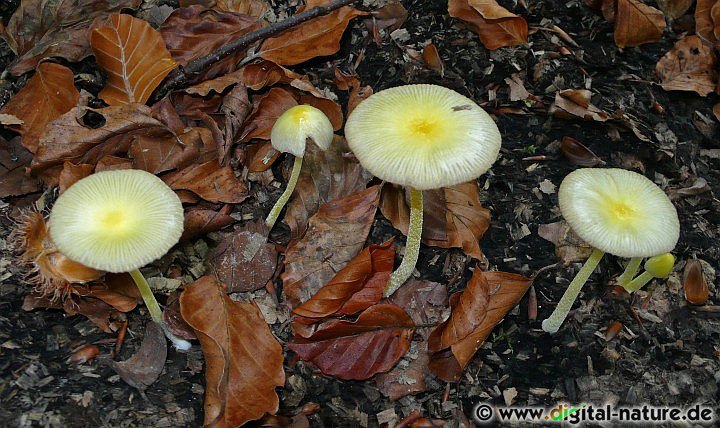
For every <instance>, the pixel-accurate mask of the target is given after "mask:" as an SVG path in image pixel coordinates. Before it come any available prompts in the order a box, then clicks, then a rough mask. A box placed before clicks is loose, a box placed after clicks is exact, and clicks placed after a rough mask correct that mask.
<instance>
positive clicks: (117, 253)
mask: <svg viewBox="0 0 720 428" xmlns="http://www.w3.org/2000/svg"><path fill="white" fill-rule="evenodd" d="M182 231H183V207H182V203H181V202H180V199H179V198H178V196H177V195H176V194H175V192H173V191H172V189H170V187H168V186H167V185H166V184H165V183H163V181H162V180H160V179H159V178H157V177H156V176H155V175H153V174H150V173H149V172H145V171H141V170H135V169H133V170H118V171H105V172H99V173H96V174H93V175H91V176H89V177H86V178H83V179H82V180H80V181H78V182H77V183H75V184H73V185H72V186H71V187H70V188H69V189H67V190H66V191H65V192H64V193H63V194H62V195H60V197H59V198H58V200H57V202H55V206H54V207H53V209H52V212H51V213H50V236H51V238H52V240H53V242H55V245H57V248H58V250H60V252H61V253H63V254H65V255H66V256H67V257H68V258H70V259H71V260H74V261H76V262H78V263H82V264H83V265H85V266H89V267H91V268H94V269H100V270H104V271H108V272H129V271H132V270H135V269H138V268H140V267H142V266H144V265H146V264H148V263H150V262H151V261H153V260H155V259H158V258H160V257H162V256H163V255H164V254H165V253H167V251H168V250H169V249H170V248H171V247H172V246H173V245H175V244H176V243H177V242H178V240H179V239H180V236H181V235H182Z"/></svg>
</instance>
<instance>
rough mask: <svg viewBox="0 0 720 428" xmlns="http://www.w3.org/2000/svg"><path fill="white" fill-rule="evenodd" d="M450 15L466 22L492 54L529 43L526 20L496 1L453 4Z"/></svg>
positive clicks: (467, 0) (452, 1)
mask: <svg viewBox="0 0 720 428" xmlns="http://www.w3.org/2000/svg"><path fill="white" fill-rule="evenodd" d="M448 12H449V13H450V16H452V17H453V18H458V19H461V20H463V21H465V23H466V25H467V26H468V27H469V28H470V29H471V30H472V31H474V32H475V33H477V35H478V36H480V41H481V42H482V44H483V45H484V46H485V47H486V48H487V49H490V50H495V49H499V48H502V47H506V46H516V45H520V44H524V43H527V41H528V26H527V22H526V21H525V18H523V17H521V16H518V15H515V14H514V13H512V12H510V11H508V10H507V9H505V8H504V7H502V6H500V5H499V4H497V2H495V0H449V1H448Z"/></svg>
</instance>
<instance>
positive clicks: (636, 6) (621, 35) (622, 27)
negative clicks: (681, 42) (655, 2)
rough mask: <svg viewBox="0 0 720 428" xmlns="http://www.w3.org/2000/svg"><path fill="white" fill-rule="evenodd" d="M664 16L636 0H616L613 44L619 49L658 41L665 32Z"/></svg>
mask: <svg viewBox="0 0 720 428" xmlns="http://www.w3.org/2000/svg"><path fill="white" fill-rule="evenodd" d="M665 25H666V24H665V15H663V13H662V12H661V11H659V10H657V9H655V8H654V7H652V6H648V5H646V4H645V3H641V2H639V1H637V0H617V14H616V16H615V44H616V45H618V46H619V47H621V48H625V47H629V46H640V45H642V44H645V43H654V42H657V41H659V40H660V38H661V37H662V34H663V32H665Z"/></svg>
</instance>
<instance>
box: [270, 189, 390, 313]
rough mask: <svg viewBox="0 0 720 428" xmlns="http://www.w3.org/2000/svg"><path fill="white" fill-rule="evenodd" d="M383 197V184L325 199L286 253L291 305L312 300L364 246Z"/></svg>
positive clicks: (286, 287) (285, 284)
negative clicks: (300, 235)
mask: <svg viewBox="0 0 720 428" xmlns="http://www.w3.org/2000/svg"><path fill="white" fill-rule="evenodd" d="M379 200H380V186H373V187H371V188H369V189H367V190H363V191H361V192H357V193H353V194H351V195H348V196H346V197H344V198H342V199H336V200H334V201H331V202H328V203H325V204H323V205H321V206H320V209H319V210H318V212H317V213H316V214H315V215H314V216H312V217H311V218H310V221H309V223H308V228H307V231H306V232H305V234H304V235H303V237H302V238H300V239H298V240H296V241H292V242H291V243H290V245H289V246H288V249H287V252H286V254H285V272H284V273H283V275H282V280H283V289H284V291H285V294H286V295H287V297H288V301H289V302H290V305H291V307H293V308H294V307H297V306H298V305H299V304H301V303H302V302H305V301H306V300H308V299H309V298H310V297H311V296H312V295H314V294H315V293H316V292H317V291H318V290H319V289H320V288H321V287H322V286H323V285H325V284H326V283H327V282H328V281H329V280H330V279H332V278H333V277H334V276H335V274H336V273H337V272H338V271H340V269H342V268H343V267H345V265H346V264H347V263H348V262H350V260H352V258H353V257H355V256H356V255H357V254H358V253H359V252H360V250H361V249H362V248H363V245H364V243H365V239H366V238H367V235H368V233H369V232H370V227H371V226H372V222H373V219H374V217H375V211H376V210H377V206H378V202H379Z"/></svg>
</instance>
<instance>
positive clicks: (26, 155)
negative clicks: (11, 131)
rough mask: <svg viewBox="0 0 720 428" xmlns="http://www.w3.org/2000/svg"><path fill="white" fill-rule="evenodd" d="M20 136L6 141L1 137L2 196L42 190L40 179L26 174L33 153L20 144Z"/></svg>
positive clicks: (0, 178)
mask: <svg viewBox="0 0 720 428" xmlns="http://www.w3.org/2000/svg"><path fill="white" fill-rule="evenodd" d="M20 140H21V138H20V137H16V138H13V139H12V140H10V141H5V139H4V138H2V137H0V198H7V197H8V196H21V195H25V194H28V193H33V192H37V191H38V190H40V188H41V187H40V186H41V183H40V180H38V179H37V178H35V177H31V176H29V175H27V174H25V168H26V167H28V166H30V161H31V160H32V153H30V152H29V151H27V149H25V147H23V146H22V145H21V144H20Z"/></svg>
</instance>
